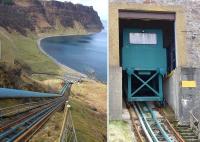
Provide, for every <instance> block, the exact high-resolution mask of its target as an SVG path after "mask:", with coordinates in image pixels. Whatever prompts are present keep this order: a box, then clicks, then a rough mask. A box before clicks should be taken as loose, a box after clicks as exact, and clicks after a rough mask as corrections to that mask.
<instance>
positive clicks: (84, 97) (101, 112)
mask: <svg viewBox="0 0 200 142" xmlns="http://www.w3.org/2000/svg"><path fill="white" fill-rule="evenodd" d="M71 90H72V96H71V101H70V105H71V106H72V107H71V111H72V118H73V122H74V126H75V128H76V133H77V137H78V141H80V142H104V141H106V139H107V138H106V137H107V136H106V135H107V130H106V123H107V121H106V102H107V101H106V85H104V84H101V83H97V82H95V81H86V82H83V83H81V84H75V85H73V86H72V89H71Z"/></svg>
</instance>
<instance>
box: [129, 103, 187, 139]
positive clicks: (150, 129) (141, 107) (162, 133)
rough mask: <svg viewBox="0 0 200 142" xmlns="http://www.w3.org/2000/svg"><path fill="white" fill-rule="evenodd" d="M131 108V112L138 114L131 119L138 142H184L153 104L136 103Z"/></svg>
mask: <svg viewBox="0 0 200 142" xmlns="http://www.w3.org/2000/svg"><path fill="white" fill-rule="evenodd" d="M130 107H131V108H130V109H129V111H130V112H134V113H135V114H136V117H131V119H132V123H133V127H134V130H135V133H136V135H137V139H138V141H140V142H184V140H183V139H182V138H181V137H180V135H179V134H178V133H177V132H176V130H175V129H174V128H173V127H172V125H170V123H169V121H168V120H167V119H166V118H164V117H163V116H161V114H160V113H159V111H158V110H157V108H156V107H155V105H153V104H152V103H149V102H148V103H147V102H136V103H133V104H131V105H130Z"/></svg>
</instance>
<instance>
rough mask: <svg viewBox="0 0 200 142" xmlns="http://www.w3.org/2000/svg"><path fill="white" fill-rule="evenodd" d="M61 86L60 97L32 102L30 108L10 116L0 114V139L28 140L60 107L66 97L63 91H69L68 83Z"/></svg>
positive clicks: (5, 140) (4, 141)
mask: <svg viewBox="0 0 200 142" xmlns="http://www.w3.org/2000/svg"><path fill="white" fill-rule="evenodd" d="M63 88H64V89H62V91H61V95H62V96H61V97H57V98H55V99H49V100H47V101H45V102H43V103H41V104H37V105H35V104H34V107H29V108H30V109H25V110H24V111H19V112H18V113H15V114H12V115H11V116H10V115H1V118H0V141H1V142H13V141H14V142H25V141H28V140H29V139H30V138H31V137H32V136H33V135H34V134H35V133H36V132H37V131H38V130H39V129H40V128H41V127H42V126H43V124H45V122H46V121H47V120H48V119H49V117H50V116H51V114H53V113H54V112H55V111H56V110H58V109H59V108H61V107H62V106H63V105H64V103H65V101H66V100H67V99H68V93H65V91H66V90H68V91H69V89H70V84H66V85H65V86H64V87H63ZM4 111H5V110H4ZM5 112H6V111H5ZM8 112H9V111H8ZM11 112H12V111H11ZM5 114H6V113H5Z"/></svg>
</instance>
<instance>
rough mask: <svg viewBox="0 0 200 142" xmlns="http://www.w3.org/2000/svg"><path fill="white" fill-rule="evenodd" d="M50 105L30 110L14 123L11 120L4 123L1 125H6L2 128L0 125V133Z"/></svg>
mask: <svg viewBox="0 0 200 142" xmlns="http://www.w3.org/2000/svg"><path fill="white" fill-rule="evenodd" d="M51 103H52V102H49V103H48V104H45V105H43V106H41V107H38V108H35V109H32V110H31V111H30V112H28V113H25V114H22V116H20V117H19V118H18V119H16V118H15V120H14V121H13V120H8V121H4V122H3V123H4V124H6V125H3V126H1V125H0V132H2V131H3V130H5V129H8V128H9V127H12V126H14V125H15V124H17V123H19V122H21V121H23V120H25V119H27V118H28V117H30V116H32V115H33V114H35V113H37V112H38V111H40V110H42V109H44V108H46V107H48V106H50V105H51Z"/></svg>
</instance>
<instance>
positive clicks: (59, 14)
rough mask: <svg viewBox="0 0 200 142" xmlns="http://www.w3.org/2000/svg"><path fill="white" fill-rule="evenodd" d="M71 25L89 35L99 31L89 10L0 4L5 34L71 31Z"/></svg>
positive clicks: (28, 1) (28, 2)
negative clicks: (63, 29) (77, 24)
mask: <svg viewBox="0 0 200 142" xmlns="http://www.w3.org/2000/svg"><path fill="white" fill-rule="evenodd" d="M75 22H77V23H79V24H81V26H82V27H84V29H85V30H87V31H89V32H92V31H100V30H101V29H102V28H103V25H102V23H101V21H100V18H99V16H98V14H97V12H96V11H94V9H93V8H92V7H87V6H83V5H80V4H72V3H71V2H58V1H39V0H13V1H12V3H11V4H5V3H3V2H2V1H0V26H1V27H3V28H5V29H7V30H8V31H12V30H13V29H14V30H16V31H17V32H20V33H21V34H26V32H27V30H30V31H37V32H45V31H46V30H49V29H51V30H53V29H55V27H56V26H61V27H63V28H70V27H71V28H72V27H73V26H74V24H75Z"/></svg>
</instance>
